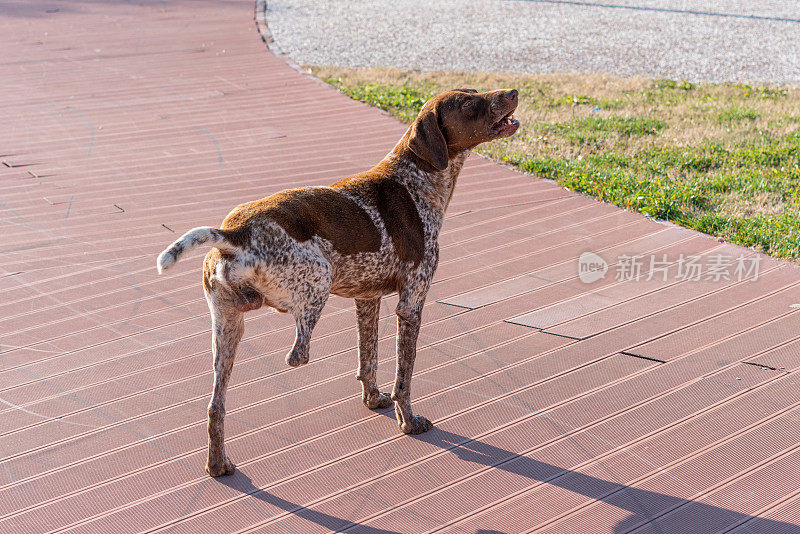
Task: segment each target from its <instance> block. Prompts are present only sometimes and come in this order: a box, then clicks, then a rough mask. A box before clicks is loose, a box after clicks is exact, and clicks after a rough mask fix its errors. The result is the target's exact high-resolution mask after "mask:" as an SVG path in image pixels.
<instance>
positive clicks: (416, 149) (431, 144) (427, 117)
mask: <svg viewBox="0 0 800 534" xmlns="http://www.w3.org/2000/svg"><path fill="white" fill-rule="evenodd" d="M408 148H409V149H410V150H411V152H413V153H414V154H416V155H417V156H418V157H420V158H422V159H424V160H425V161H427V162H428V163H430V164H431V165H433V167H434V168H436V169H438V170H440V171H443V170H445V169H446V168H447V163H448V160H449V158H448V156H447V142H446V141H445V140H444V134H442V129H441V128H439V118H438V116H437V113H436V111H435V110H430V111H427V112H425V113H423V114H420V116H419V117H417V120H415V121H414V124H412V125H411V136H410V137H409V139H408Z"/></svg>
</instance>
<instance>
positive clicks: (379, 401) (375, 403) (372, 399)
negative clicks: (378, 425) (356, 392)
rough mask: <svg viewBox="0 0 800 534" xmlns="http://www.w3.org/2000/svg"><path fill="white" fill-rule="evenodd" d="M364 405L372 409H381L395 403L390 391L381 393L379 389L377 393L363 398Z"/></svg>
mask: <svg viewBox="0 0 800 534" xmlns="http://www.w3.org/2000/svg"><path fill="white" fill-rule="evenodd" d="M363 402H364V406H366V407H367V408H369V409H370V410H380V409H382V408H388V407H389V406H392V405H393V404H394V401H393V400H392V397H391V396H389V394H388V393H381V392H380V391H378V392H377V393H376V394H375V395H370V396H369V397H368V398H366V399H364V400H363Z"/></svg>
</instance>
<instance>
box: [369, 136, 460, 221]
mask: <svg viewBox="0 0 800 534" xmlns="http://www.w3.org/2000/svg"><path fill="white" fill-rule="evenodd" d="M469 153H470V151H469V150H461V151H459V152H456V153H454V154H451V155H450V158H449V159H448V162H447V168H445V169H444V170H438V169H436V168H434V167H433V166H431V165H430V164H429V163H427V162H425V161H424V160H422V159H421V158H419V157H417V156H416V155H415V154H414V153H413V152H411V151H410V150H408V148H405V147H401V145H400V144H399V143H398V146H396V147H395V148H394V150H392V152H390V153H389V154H388V155H387V156H386V158H384V161H383V162H382V163H385V164H387V166H388V167H390V168H391V170H392V171H393V172H392V174H394V175H395V176H404V177H406V181H407V184H406V185H407V186H408V188H409V192H410V193H411V194H412V195H413V196H415V197H418V198H420V200H423V201H424V202H425V203H426V204H427V205H428V206H430V208H431V209H432V210H433V211H434V212H435V213H436V215H437V216H438V217H439V218H443V217H444V213H445V211H446V210H447V207H448V206H449V205H450V200H451V199H452V198H453V191H454V190H455V187H456V181H457V180H458V175H459V173H461V168H462V167H463V166H464V162H465V161H466V160H467V156H469Z"/></svg>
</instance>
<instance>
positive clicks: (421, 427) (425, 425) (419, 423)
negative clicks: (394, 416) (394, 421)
mask: <svg viewBox="0 0 800 534" xmlns="http://www.w3.org/2000/svg"><path fill="white" fill-rule="evenodd" d="M432 426H433V423H431V422H430V421H428V420H427V419H425V418H424V417H422V416H421V415H412V416H411V419H410V420H409V421H406V422H404V423H400V430H402V431H403V433H404V434H422V433H423V432H427V431H428V430H430V429H431V427H432Z"/></svg>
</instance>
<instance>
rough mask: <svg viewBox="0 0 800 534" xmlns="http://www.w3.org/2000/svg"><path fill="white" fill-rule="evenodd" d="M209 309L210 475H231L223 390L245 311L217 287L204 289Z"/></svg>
mask: <svg viewBox="0 0 800 534" xmlns="http://www.w3.org/2000/svg"><path fill="white" fill-rule="evenodd" d="M206 300H207V301H208V307H209V308H210V310H211V322H212V330H211V343H212V345H211V350H212V353H213V355H214V390H213V393H212V395H211V402H209V404H208V461H207V462H206V472H207V473H208V474H209V475H211V476H212V477H218V476H222V475H231V474H233V472H234V471H235V466H234V465H233V463H232V462H231V461H230V460H229V459H228V457H227V456H226V455H225V391H226V390H227V388H228V380H229V379H230V376H231V370H232V369H233V360H234V357H235V356H236V348H237V347H238V345H239V341H240V340H241V339H242V334H244V314H243V313H242V312H241V311H239V310H237V309H236V307H235V306H234V304H233V302H232V301H231V300H230V299H226V298H223V296H222V295H220V293H219V291H218V290H207V291H206Z"/></svg>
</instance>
